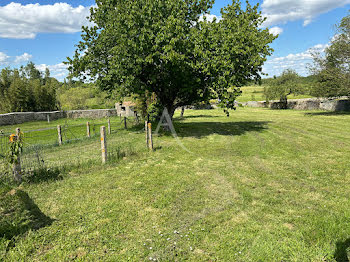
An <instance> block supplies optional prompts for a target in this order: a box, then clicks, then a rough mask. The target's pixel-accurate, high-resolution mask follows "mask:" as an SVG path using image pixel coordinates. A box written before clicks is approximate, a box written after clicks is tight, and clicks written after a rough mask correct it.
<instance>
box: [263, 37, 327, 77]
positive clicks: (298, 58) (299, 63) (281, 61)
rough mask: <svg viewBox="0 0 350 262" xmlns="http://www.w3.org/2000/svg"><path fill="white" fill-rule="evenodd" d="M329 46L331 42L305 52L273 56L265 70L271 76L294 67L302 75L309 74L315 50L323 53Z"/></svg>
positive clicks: (266, 64)
mask: <svg viewBox="0 0 350 262" xmlns="http://www.w3.org/2000/svg"><path fill="white" fill-rule="evenodd" d="M328 46H329V44H318V45H315V46H313V47H311V48H309V49H307V50H306V51H304V52H301V53H296V54H289V55H287V56H283V57H272V58H270V59H269V60H268V61H267V62H266V63H265V64H264V68H263V72H265V73H268V74H269V77H271V76H273V75H276V76H279V75H281V74H282V72H283V71H284V70H285V69H288V68H290V69H294V70H295V71H296V72H297V73H299V74H300V75H302V76H306V75H308V73H309V71H308V68H307V65H308V64H312V62H313V59H312V54H313V53H315V52H318V53H322V52H324V51H325V49H326V48H327V47H328Z"/></svg>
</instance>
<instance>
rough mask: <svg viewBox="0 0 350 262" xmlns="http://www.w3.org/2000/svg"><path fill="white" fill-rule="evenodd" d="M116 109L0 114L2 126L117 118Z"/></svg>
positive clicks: (0, 124)
mask: <svg viewBox="0 0 350 262" xmlns="http://www.w3.org/2000/svg"><path fill="white" fill-rule="evenodd" d="M116 115H117V111H116V110H115V109H94V110H71V111H54V112H15V113H8V114H0V126H4V125H15V124H22V123H25V122H31V121H47V119H48V118H49V119H50V120H57V119H60V118H103V117H109V116H116Z"/></svg>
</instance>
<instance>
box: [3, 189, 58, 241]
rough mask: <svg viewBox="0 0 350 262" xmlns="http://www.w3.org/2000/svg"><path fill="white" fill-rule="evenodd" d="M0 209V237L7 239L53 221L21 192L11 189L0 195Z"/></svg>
mask: <svg viewBox="0 0 350 262" xmlns="http://www.w3.org/2000/svg"><path fill="white" fill-rule="evenodd" d="M0 207H1V208H0V237H5V238H7V239H11V238H13V237H15V236H18V235H21V234H24V233H26V232H27V231H29V230H37V229H40V228H42V227H45V226H49V225H51V224H52V222H53V221H54V220H53V219H51V218H50V217H48V216H46V215H45V214H44V213H42V212H41V210H40V209H39V207H38V206H37V205H36V204H35V203H34V201H33V200H32V199H31V198H30V197H29V195H28V194H27V193H26V192H24V191H22V190H18V189H13V190H11V191H9V192H7V193H3V194H2V195H0Z"/></svg>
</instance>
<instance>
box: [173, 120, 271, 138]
mask: <svg viewBox="0 0 350 262" xmlns="http://www.w3.org/2000/svg"><path fill="white" fill-rule="evenodd" d="M269 123H271V122H269V121H243V122H192V123H181V122H175V123H174V126H175V130H176V132H177V135H178V136H179V137H196V138H201V137H204V136H209V135H212V134H218V135H224V136H240V135H243V134H245V133H247V132H262V131H263V130H266V129H267V128H268V124H269Z"/></svg>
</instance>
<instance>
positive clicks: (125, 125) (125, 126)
mask: <svg viewBox="0 0 350 262" xmlns="http://www.w3.org/2000/svg"><path fill="white" fill-rule="evenodd" d="M124 128H125V129H127V128H128V126H127V124H126V116H124Z"/></svg>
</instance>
